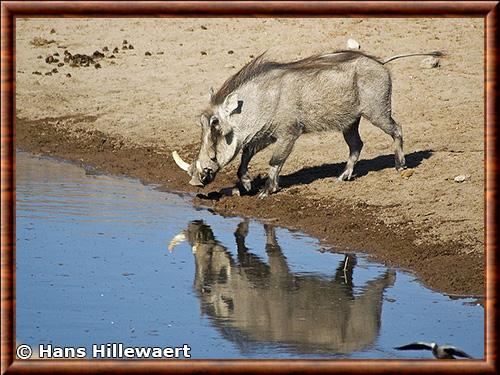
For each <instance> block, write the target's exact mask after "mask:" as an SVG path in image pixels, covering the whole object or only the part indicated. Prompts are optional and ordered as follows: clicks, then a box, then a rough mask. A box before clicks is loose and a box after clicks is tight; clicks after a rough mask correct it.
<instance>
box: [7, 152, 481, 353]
mask: <svg viewBox="0 0 500 375" xmlns="http://www.w3.org/2000/svg"><path fill="white" fill-rule="evenodd" d="M16 189H17V197H16V198H17V201H16V211H17V212H16V214H17V215H16V239H17V248H16V272H17V275H16V276H17V279H16V297H17V304H16V338H17V342H18V343H25V344H28V345H31V346H34V347H38V345H39V344H51V345H53V346H54V347H55V346H58V347H85V348H87V353H91V346H92V344H106V343H123V344H124V346H127V347H139V346H148V347H153V346H157V347H167V346H171V347H181V346H182V345H183V344H188V345H189V347H190V348H191V350H190V354H191V358H431V354H430V352H421V351H403V352H402V351H396V350H394V349H392V348H393V347H394V346H398V345H403V344H406V343H410V342H413V341H436V342H438V343H452V344H454V345H457V346H459V347H460V348H462V349H463V350H464V351H466V352H467V353H469V354H471V355H472V356H474V357H476V358H481V357H483V356H484V309H483V307H482V306H480V305H478V304H477V301H476V300H473V299H451V298H450V297H447V296H444V295H442V294H439V293H435V292H432V291H430V290H428V289H426V288H424V287H423V286H422V285H420V284H419V282H418V281H416V280H415V279H414V277H413V276H411V275H409V274H407V273H404V272H400V271H398V270H391V269H387V268H385V267H383V266H382V265H380V264H376V263H371V262H369V261H367V260H366V258H365V257H363V256H362V255H359V254H358V255H355V254H349V255H348V257H347V259H346V256H345V255H344V254H336V253H332V252H329V251H325V250H324V248H323V247H322V246H321V244H320V243H319V242H318V240H316V239H314V238H311V237H308V236H306V235H303V234H301V233H298V232H291V231H289V230H286V229H282V228H275V227H272V226H269V225H263V224H262V223H260V222H258V221H255V220H244V219H241V218H224V217H221V216H218V215H215V214H213V213H211V212H210V211H208V210H205V209H198V208H195V207H193V206H192V205H191V204H190V198H189V197H188V196H181V195H175V194H171V193H165V192H160V191H158V190H155V189H154V188H153V187H150V186H144V185H142V184H141V183H139V182H137V181H134V180H130V179H125V178H117V177H108V176H102V175H95V174H94V173H92V171H90V172H89V170H87V172H86V171H85V170H84V169H82V168H80V167H78V166H75V165H72V164H69V163H63V162H60V161H54V160H50V159H41V158H35V157H32V156H30V155H28V154H25V153H18V154H17V185H16ZM169 247H170V248H171V251H170V250H169V249H168V248H169Z"/></svg>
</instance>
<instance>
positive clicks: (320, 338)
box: [169, 220, 396, 354]
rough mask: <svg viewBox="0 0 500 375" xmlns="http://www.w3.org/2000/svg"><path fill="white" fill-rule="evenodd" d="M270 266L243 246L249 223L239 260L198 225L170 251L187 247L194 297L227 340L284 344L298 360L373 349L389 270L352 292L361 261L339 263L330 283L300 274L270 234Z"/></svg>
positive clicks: (391, 278)
mask: <svg viewBox="0 0 500 375" xmlns="http://www.w3.org/2000/svg"><path fill="white" fill-rule="evenodd" d="M264 229H265V232H266V244H265V250H266V255H267V262H266V261H265V260H264V259H262V258H261V257H259V256H257V255H255V254H253V253H252V252H251V251H250V249H248V247H247V246H246V244H245V239H246V237H247V234H248V232H249V223H248V221H243V222H241V223H240V224H239V225H238V227H237V229H236V231H235V240H236V253H237V255H235V256H233V255H232V253H231V252H230V251H229V250H228V249H227V248H226V247H224V246H223V245H222V244H221V243H220V242H219V241H217V239H216V238H215V236H214V233H213V231H212V229H211V228H210V227H209V226H208V225H206V224H205V223H204V222H203V221H199V220H198V221H192V222H190V223H189V224H188V226H187V228H186V229H185V230H183V231H182V232H181V233H179V234H178V235H177V236H175V237H174V238H173V240H172V241H171V243H170V246H169V248H170V250H173V248H174V247H175V246H176V245H177V244H179V243H180V242H182V241H187V242H188V243H189V244H190V245H191V247H192V251H193V255H194V258H195V264H196V271H195V279H194V289H195V290H196V292H197V295H198V298H199V300H200V305H201V308H202V311H203V313H205V314H207V316H209V317H210V321H211V322H212V323H213V324H214V325H215V327H216V328H217V329H218V330H219V331H220V332H221V333H222V334H223V335H224V336H225V337H227V338H228V339H229V340H231V341H233V342H235V343H237V344H238V345H242V347H248V346H251V345H252V344H251V343H252V342H253V343H257V344H261V343H280V344H284V345H286V346H287V347H288V348H290V349H291V350H293V351H295V352H302V353H328V354H340V353H344V354H345V353H351V352H354V351H360V350H363V349H364V348H366V347H368V346H370V345H373V343H374V341H375V340H376V338H377V336H378V334H379V330H380V322H381V312H382V303H383V296H384V291H385V290H387V288H389V287H391V286H392V285H393V284H394V282H395V280H396V274H395V272H394V271H392V270H387V271H385V272H383V273H382V274H379V275H378V276H374V277H373V278H372V279H371V280H369V281H367V282H366V283H365V284H364V286H363V287H362V288H359V286H357V287H355V286H354V285H353V282H352V280H353V270H354V268H355V267H356V264H357V260H356V256H354V255H349V257H348V258H347V257H345V258H344V260H343V261H340V262H339V264H338V266H337V267H336V270H334V269H332V274H331V275H319V274H318V275H315V274H312V273H307V274H295V273H294V272H293V271H292V270H291V269H290V268H289V266H288V263H287V259H286V256H285V254H283V251H282V249H281V247H280V245H279V243H278V241H277V237H276V233H275V228H274V227H273V226H270V225H265V226H264Z"/></svg>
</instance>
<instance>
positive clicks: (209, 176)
mask: <svg viewBox="0 0 500 375" xmlns="http://www.w3.org/2000/svg"><path fill="white" fill-rule="evenodd" d="M214 177H215V172H214V171H213V170H212V169H210V168H203V172H202V173H201V183H202V184H203V185H207V184H209V183H211V182H212V181H213V180H214Z"/></svg>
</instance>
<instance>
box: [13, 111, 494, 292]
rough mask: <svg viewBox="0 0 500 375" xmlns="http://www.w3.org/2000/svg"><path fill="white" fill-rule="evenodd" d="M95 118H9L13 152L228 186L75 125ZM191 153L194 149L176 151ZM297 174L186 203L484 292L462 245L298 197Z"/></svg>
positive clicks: (174, 185) (355, 207)
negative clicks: (259, 192) (262, 195)
mask: <svg viewBox="0 0 500 375" xmlns="http://www.w3.org/2000/svg"><path fill="white" fill-rule="evenodd" d="M93 121H95V118H94V117H92V116H87V117H85V116H83V117H59V118H44V119H39V120H27V119H23V118H17V120H16V129H15V130H16V147H17V148H19V149H21V150H23V151H28V152H31V153H34V154H42V155H50V156H55V157H61V158H64V159H68V160H71V161H74V162H77V163H80V164H82V165H90V166H92V167H94V168H96V169H97V170H98V171H100V172H103V173H110V174H115V175H126V176H130V177H133V178H138V179H140V180H141V181H142V182H144V183H154V184H160V186H161V188H164V189H169V190H173V191H188V192H192V193H203V194H207V193H209V192H211V191H217V190H219V189H220V188H222V187H228V186H232V185H233V184H234V182H235V177H234V175H233V173H232V171H228V172H227V173H225V174H221V175H219V176H218V178H217V181H216V183H215V184H214V185H211V186H209V187H207V188H205V189H204V190H198V189H195V188H193V187H191V186H189V185H188V184H187V178H186V175H185V174H184V173H183V172H181V171H180V170H179V169H178V168H177V167H176V166H175V164H174V162H173V160H172V158H171V157H170V153H171V151H172V150H171V149H170V148H168V147H167V146H161V145H144V144H140V143H138V144H134V143H132V142H131V141H130V140H129V139H127V138H125V137H123V138H122V137H119V136H112V135H110V134H105V133H102V132H100V131H98V130H89V129H88V127H87V128H85V127H84V126H80V125H79V124H84V123H89V122H93ZM180 150H181V151H183V154H184V155H189V156H192V152H193V150H195V146H194V145H188V146H184V147H183V148H181V149H180ZM295 179H296V177H294V176H293V175H286V174H285V176H283V179H282V181H283V183H284V184H285V186H286V187H287V188H286V189H284V190H282V191H281V192H280V193H278V194H275V195H273V196H271V197H269V198H268V199H266V200H259V199H257V197H255V196H242V197H238V196H235V197H222V198H220V199H218V200H210V199H201V198H194V200H193V203H194V204H197V205H203V206H205V207H209V208H211V209H213V210H214V211H215V212H217V213H219V214H222V215H225V216H235V215H238V216H248V217H254V218H257V219H260V220H264V221H271V222H272V223H273V224H275V225H279V226H284V227H288V228H290V229H297V230H301V231H303V232H305V233H307V234H310V235H313V236H315V237H317V238H319V239H321V240H322V241H323V243H324V244H325V245H329V246H331V247H332V248H333V249H335V250H337V251H344V252H349V251H361V252H364V253H367V254H369V256H370V257H372V258H373V259H375V260H377V261H379V262H381V263H384V264H385V265H387V266H391V267H398V268H402V269H405V270H408V271H410V272H412V273H413V274H415V275H416V276H417V277H418V278H419V280H421V281H422V282H423V283H424V284H425V285H426V286H427V287H429V288H431V289H434V290H437V291H440V292H443V293H449V294H453V295H484V289H485V271H484V270H485V264H484V257H483V256H482V255H479V254H477V253H469V254H467V253H464V252H463V251H461V249H463V244H460V243H455V242H450V241H448V242H441V243H435V242H433V243H429V242H428V241H422V240H420V239H419V236H418V234H417V233H416V231H415V230H414V226H412V222H401V221H399V222H397V223H393V224H386V223H384V221H383V220H382V219H381V218H379V217H378V215H377V212H378V210H377V207H376V206H374V205H368V204H364V203H352V202H349V201H347V200H344V199H339V200H332V199H329V198H328V197H321V196H320V195H314V194H304V193H303V190H301V191H299V190H298V189H297V188H294V183H296V181H295Z"/></svg>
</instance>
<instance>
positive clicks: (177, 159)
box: [172, 151, 189, 172]
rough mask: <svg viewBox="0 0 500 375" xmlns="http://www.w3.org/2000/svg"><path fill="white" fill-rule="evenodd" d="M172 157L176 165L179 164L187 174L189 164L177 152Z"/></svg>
mask: <svg viewBox="0 0 500 375" xmlns="http://www.w3.org/2000/svg"><path fill="white" fill-rule="evenodd" d="M172 157H173V158H174V161H175V164H177V165H178V166H179V168H180V169H182V170H183V171H186V172H188V171H189V164H188V163H186V162H185V161H184V160H182V159H181V157H180V156H179V154H178V153H177V151H174V152H172Z"/></svg>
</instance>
